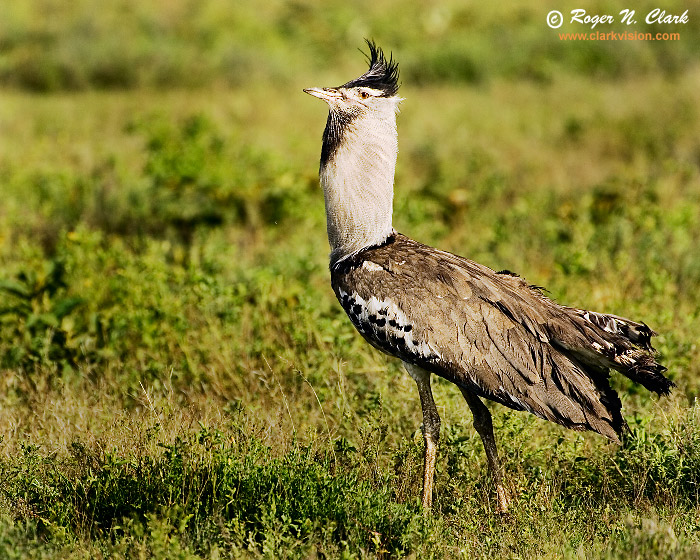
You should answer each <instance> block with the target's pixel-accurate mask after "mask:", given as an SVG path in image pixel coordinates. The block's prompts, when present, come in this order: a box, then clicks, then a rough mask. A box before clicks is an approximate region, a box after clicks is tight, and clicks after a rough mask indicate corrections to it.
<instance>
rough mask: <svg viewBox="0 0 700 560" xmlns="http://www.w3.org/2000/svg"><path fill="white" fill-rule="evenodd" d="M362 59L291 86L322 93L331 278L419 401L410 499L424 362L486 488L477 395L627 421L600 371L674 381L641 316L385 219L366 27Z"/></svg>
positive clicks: (389, 165) (384, 135)
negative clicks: (469, 439) (329, 80)
mask: <svg viewBox="0 0 700 560" xmlns="http://www.w3.org/2000/svg"><path fill="white" fill-rule="evenodd" d="M365 41H366V43H367V47H368V49H369V54H367V55H366V57H367V61H368V63H369V69H368V70H367V71H366V72H365V73H363V74H362V75H360V76H359V77H357V78H355V79H353V80H350V81H349V82H346V83H345V84H343V85H341V86H338V87H330V88H328V87H312V88H307V89H304V92H306V93H308V94H310V95H312V96H314V97H317V98H319V99H321V100H323V101H325V102H326V103H327V104H328V108H329V111H328V118H327V121H326V126H325V129H324V132H323V136H322V147H321V161H320V169H319V181H320V184H321V187H322V190H323V194H324V201H325V210H326V225H327V234H328V241H329V245H330V249H331V252H330V265H329V267H330V277H331V286H332V288H333V291H334V293H335V296H336V298H337V299H338V302H339V303H340V305H341V306H342V308H343V310H344V311H345V313H346V314H347V316H348V317H349V319H350V321H351V322H352V324H353V325H354V327H355V329H357V331H358V332H359V333H360V334H361V335H362V337H364V339H365V340H366V341H367V342H369V344H371V345H372V346H374V347H375V348H377V349H379V350H380V351H382V352H384V353H386V354H389V355H390V356H394V357H396V358H398V359H399V360H401V361H402V362H403V364H404V366H405V369H406V371H407V372H408V374H409V375H410V376H411V377H412V378H413V380H414V381H415V383H416V385H417V388H418V395H419V398H420V404H421V409H422V414H423V423H422V432H423V439H424V443H425V446H424V457H423V481H422V493H421V507H422V509H423V511H424V512H426V514H427V512H430V510H431V508H432V505H433V493H434V489H433V485H434V479H435V463H436V460H437V452H438V444H439V437H440V424H441V420H440V416H439V414H438V410H437V407H436V404H435V400H434V398H433V394H432V389H431V375H437V376H439V377H442V378H443V379H446V380H447V381H449V382H451V383H453V384H454V385H456V386H457V387H458V388H459V390H460V391H461V393H462V395H463V396H464V399H465V400H466V402H467V405H468V406H469V408H470V410H471V413H472V415H473V425H474V428H475V430H476V431H477V433H478V434H479V436H480V437H481V440H482V443H483V447H484V451H485V453H486V459H487V466H488V473H489V476H490V477H491V479H492V481H493V486H494V489H495V495H496V505H495V511H496V513H499V514H507V513H508V510H509V507H510V504H511V501H512V497H511V492H510V490H509V487H508V485H507V483H506V481H505V476H504V473H503V468H502V464H501V461H500V459H499V454H498V450H497V447H496V441H495V438H494V433H493V421H492V417H491V413H490V411H489V409H488V407H487V406H486V405H485V404H484V403H483V401H482V399H487V400H490V401H494V402H496V403H499V404H501V405H504V406H506V407H508V408H510V409H513V410H516V411H526V412H530V413H532V414H534V415H535V416H538V417H540V418H543V419H545V420H549V421H551V422H555V423H557V424H560V425H562V426H565V427H566V428H570V429H572V430H577V431H585V430H590V431H593V432H596V433H598V434H600V435H602V436H604V437H606V438H608V439H609V440H611V441H613V442H615V443H617V444H620V443H621V439H620V438H621V437H622V435H623V433H624V432H625V431H626V430H628V428H627V424H626V422H625V419H624V417H623V415H622V403H621V401H620V398H619V396H618V394H617V392H616V391H615V390H614V389H613V388H612V387H611V386H610V382H609V379H610V374H611V370H615V371H617V372H620V373H622V374H623V375H624V376H626V377H628V378H629V379H631V380H632V381H633V382H635V383H639V384H641V385H642V386H643V387H645V388H646V389H648V390H650V391H653V392H655V393H657V394H659V395H668V394H669V393H670V390H671V388H672V387H673V386H674V383H673V382H672V381H671V380H670V379H668V378H667V377H666V376H665V375H664V372H665V371H666V368H665V367H664V366H663V365H661V364H660V363H659V362H658V361H657V358H656V352H655V350H654V348H653V347H652V345H651V338H652V336H654V335H656V333H655V332H654V331H652V329H651V328H650V327H648V326H647V325H646V324H645V323H643V322H638V321H632V320H630V319H626V318H624V317H620V316H617V315H610V314H605V313H597V312H593V311H588V310H584V309H577V308H575V307H568V306H565V305H561V304H559V303H557V302H555V301H554V300H553V299H551V298H549V297H548V296H547V295H546V294H545V291H544V289H542V288H540V287H537V286H533V285H531V284H529V283H528V282H527V281H526V280H525V279H523V278H522V277H520V276H518V275H516V274H514V273H512V272H510V271H508V270H502V271H498V272H496V271H494V270H492V269H491V268H488V267H486V266H484V265H482V264H478V263H476V262H474V261H471V260H469V259H467V258H464V257H461V256H458V255H456V254H453V253H449V252H446V251H441V250H439V249H436V248H433V247H430V246H428V245H424V244H422V243H420V242H418V241H415V240H413V239H411V238H410V237H407V236H405V235H402V234H401V233H399V232H397V231H396V230H395V229H394V228H393V225H392V214H393V208H392V207H393V197H394V172H395V166H396V161H397V154H398V140H397V128H396V116H397V113H398V109H399V103H400V102H401V101H402V100H403V99H402V98H401V97H399V96H398V90H399V81H398V80H399V67H398V63H397V62H395V61H394V59H393V55H392V54H391V53H390V55H389V57H388V58H387V57H386V56H385V54H384V51H383V50H382V49H381V48H380V47H378V46H377V45H376V43H375V42H374V41H372V40H369V39H366V40H365Z"/></svg>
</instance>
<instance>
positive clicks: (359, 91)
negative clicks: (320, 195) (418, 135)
mask: <svg viewBox="0 0 700 560" xmlns="http://www.w3.org/2000/svg"><path fill="white" fill-rule="evenodd" d="M367 46H368V47H369V55H368V56H367V59H368V62H369V69H368V70H367V72H365V73H364V74H362V75H361V76H359V77H357V78H355V79H354V80H350V81H349V82H347V83H345V84H343V85H342V86H338V87H333V88H308V89H305V90H304V91H305V92H306V93H308V94H309V95H313V96H314V97H318V98H319V99H323V100H324V101H325V102H326V103H328V107H329V109H330V111H329V116H328V123H327V125H326V130H325V133H324V146H323V153H322V158H321V159H322V163H323V162H324V161H325V160H326V159H327V157H329V156H331V155H332V153H333V152H334V151H335V149H336V148H337V147H338V145H339V144H340V143H341V142H342V138H343V136H344V133H345V132H346V131H347V129H348V128H353V127H355V126H356V125H359V124H360V122H361V121H364V123H365V126H367V125H368V126H369V127H370V128H374V127H375V126H376V125H380V124H381V123H384V124H389V125H390V126H392V127H394V128H395V122H396V111H397V110H398V104H399V102H400V101H401V98H400V97H398V96H397V92H398V90H399V83H398V79H399V65H398V64H397V63H396V62H394V60H393V58H392V57H391V56H389V59H388V60H387V58H386V57H385V56H384V52H383V51H382V49H381V48H379V47H377V46H376V45H375V44H374V42H373V41H369V40H367ZM361 128H365V127H364V126H363V127H361Z"/></svg>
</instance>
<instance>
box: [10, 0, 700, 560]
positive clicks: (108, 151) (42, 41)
mask: <svg viewBox="0 0 700 560" xmlns="http://www.w3.org/2000/svg"><path fill="white" fill-rule="evenodd" d="M235 4H236V6H235V8H234V7H233V5H232V4H231V3H230V2H225V1H224V0H214V1H212V2H207V3H200V2H189V1H186V0H177V1H175V2H150V3H148V2H147V3H137V2H133V1H132V0H120V1H118V2H112V3H109V6H101V7H100V9H99V11H97V10H95V9H94V7H93V3H91V2H89V1H87V0H84V1H76V2H71V3H65V2H58V1H51V0H32V1H29V2H26V1H22V2H20V1H19V0H13V1H11V2H9V3H7V6H4V7H3V23H2V25H1V26H0V88H1V89H0V134H1V136H0V141H1V143H2V144H1V145H2V148H1V149H0V557H2V558H56V557H59V558H100V557H102V558H108V557H124V556H126V557H137V558H150V557H153V558H204V557H207V558H208V557H212V558H217V557H218V558H220V557H244V558H247V557H253V558H257V557H269V558H278V557H298V558H306V557H323V558H336V557H338V558H379V557H381V558H386V557H393V556H409V557H414V558H431V557H434V558H443V557H450V558H482V557H483V558H487V557H514V558H536V557H545V558H630V559H631V558H650V559H651V558H654V559H656V558H698V557H700V536H699V535H700V486H699V484H700V405H699V404H698V402H697V397H698V395H699V394H700V344H699V342H700V338H699V335H698V333H700V290H698V286H700V250H699V249H698V247H700V169H699V168H700V106H699V105H698V102H697V99H698V94H697V91H698V85H699V84H700V65H698V63H697V61H698V54H699V53H700V35H699V34H698V31H699V26H700V24H699V23H698V22H699V21H700V20H696V17H695V13H694V12H693V11H692V9H691V10H690V21H689V23H688V24H687V25H686V26H684V27H683V28H681V29H676V30H677V31H679V32H680V33H681V36H682V38H681V41H679V42H655V43H643V42H620V41H617V42H605V43H603V42H588V43H586V42H578V43H576V42H561V41H559V39H558V35H557V34H556V32H555V31H553V30H551V29H549V28H548V27H547V26H546V24H545V16H546V14H547V13H548V12H549V10H551V9H560V10H563V7H562V6H552V7H550V6H545V5H544V3H542V2H534V3H533V2H530V3H527V4H523V5H522V6H521V7H517V6H516V7H515V8H514V7H513V5H512V4H510V5H504V6H503V7H500V8H499V7H476V6H471V7H463V6H462V3H459V2H446V3H443V4H441V5H440V7H437V6H430V5H425V6H423V7H421V6H419V5H418V4H415V5H411V6H408V5H404V4H403V3H399V2H395V1H392V0H381V1H380V2H372V3H369V2H362V3H360V5H357V6H355V5H350V4H342V3H330V4H328V5H327V6H326V8H325V9H323V10H319V9H318V8H317V7H316V6H315V5H314V4H311V3H307V2H303V1H302V2H281V1H280V2H273V3H268V4H265V6H264V7H262V6H261V5H260V4H259V3H255V2H248V1H241V2H236V3H235ZM671 4H672V5H670V6H666V7H665V9H667V10H668V11H669V12H672V11H674V10H675V11H676V12H678V13H682V12H683V11H684V10H685V9H688V8H691V6H690V4H682V3H680V2H671ZM622 7H623V6H620V7H616V6H611V5H610V4H609V3H600V4H599V6H598V9H599V11H600V12H601V13H603V12H605V13H608V12H612V13H617V12H619V9H622ZM646 7H648V8H649V9H650V8H651V7H655V6H652V5H651V4H649V5H648V6H646ZM637 10H638V11H639V13H642V12H643V13H646V12H645V7H637ZM590 11H591V13H593V12H594V11H595V10H594V9H593V8H590ZM37 13H41V14H42V16H43V17H41V18H38V17H36V14H37ZM651 29H654V30H656V27H653V26H652V27H651ZM364 36H371V37H374V38H375V39H376V40H377V42H378V43H379V44H380V45H383V46H384V47H385V48H387V49H391V50H393V52H394V55H395V57H396V58H397V59H398V60H399V62H400V63H401V65H402V66H401V68H402V80H403V87H402V90H401V93H402V95H403V96H404V97H405V98H406V100H405V101H404V102H403V104H402V111H401V115H400V116H399V134H400V154H399V163H398V168H397V180H396V182H397V193H396V200H395V215H396V218H395V223H396V227H397V229H399V230H400V231H402V232H404V233H407V234H410V235H411V236H413V237H416V238H418V239H421V240H422V241H426V242H429V243H432V244H435V245H438V246H440V247H441V248H445V249H447V250H451V251H454V252H457V253H460V254H463V255H466V256H469V257H471V258H473V259H475V260H478V261H480V262H483V263H484V264H487V265H489V266H492V267H493V268H496V269H499V270H500V269H504V268H507V269H510V270H514V271H517V272H519V273H520V274H522V275H523V276H525V277H526V278H527V279H528V280H529V281H530V282H532V283H534V284H538V285H543V286H546V287H547V288H548V289H549V291H550V293H551V295H552V297H554V298H555V299H558V300H560V301H564V302H567V303H569V304H572V305H578V306H586V307H588V308H591V309H595V310H599V311H608V312H612V313H617V314H621V315H627V316H630V317H632V318H638V319H643V320H644V321H645V322H647V323H648V324H649V325H650V326H652V327H653V328H654V329H655V330H657V331H658V332H659V337H658V338H657V339H656V346H657V349H658V350H659V352H660V355H661V358H662V361H663V362H664V363H665V364H666V365H667V366H668V368H669V369H668V374H669V376H670V377H671V378H672V379H673V380H674V381H675V382H676V383H677V384H678V388H677V389H676V391H675V392H674V394H673V395H672V397H671V398H669V399H664V400H658V399H656V398H654V397H652V396H650V395H649V394H648V393H646V392H645V391H644V390H641V389H640V388H639V387H637V386H634V385H632V384H631V383H629V382H627V381H626V380H624V379H620V378H617V377H616V378H615V379H614V383H615V386H616V388H617V389H618V390H619V391H620V393H621V395H622V398H623V402H624V406H625V413H626V416H627V420H628V422H629V423H630V426H631V433H630V434H629V436H628V437H627V438H626V439H625V441H624V443H623V445H622V446H620V447H617V446H614V445H611V444H608V443H606V442H605V441H604V440H603V439H602V438H600V437H598V436H595V435H593V434H580V433H574V432H570V431H565V430H564V429H562V428H560V427H558V426H555V425H552V424H548V423H545V422H543V421H540V420H538V419H536V418H534V417H532V416H530V415H525V414H520V413H512V412H510V411H508V410H506V409H504V408H502V407H498V406H496V405H494V406H492V407H491V410H492V413H493V414H494V421H495V424H496V436H497V440H498V443H499V447H500V449H501V453H502V455H503V457H504V461H505V465H506V471H507V476H508V479H509V481H510V485H511V487H512V490H513V493H514V496H515V501H514V507H513V512H512V514H511V515H510V516H509V517H508V518H505V519H501V518H499V517H497V516H495V515H494V514H493V513H492V511H493V497H494V496H493V494H492V487H491V486H490V483H489V481H488V478H487V476H486V463H485V457H484V454H483V449H482V447H481V442H480V440H479V437H478V436H477V435H476V433H475V432H474V430H473V428H472V426H471V416H470V414H469V411H468V408H467V407H466V406H465V404H464V402H463V400H462V398H461V395H460V394H459V392H458V391H456V390H455V388H454V387H452V386H450V385H449V384H447V383H444V382H441V381H439V380H438V382H436V387H435V393H436V399H437V401H438V406H439V407H440V413H441V415H442V417H443V432H442V442H441V455H440V458H439V463H438V474H437V481H436V484H437V488H436V500H435V511H434V515H433V516H431V517H428V518H424V517H423V516H422V515H421V512H420V509H419V502H418V496H419V489H420V472H421V468H422V464H421V461H422V459H421V457H422V438H421V437H420V431H419V424H420V418H421V415H420V405H419V402H418V398H417V394H416V391H415V386H414V384H413V382H412V381H411V380H410V378H408V376H407V375H406V374H405V372H404V371H403V370H402V369H401V367H400V365H399V364H398V363H397V362H396V361H393V360H389V359H388V358H386V357H385V356H382V355H380V354H379V353H378V352H376V351H374V350H373V349H371V348H370V347H369V346H368V345H367V344H366V343H364V342H363V341H362V340H361V339H360V337H359V336H358V335H357V334H356V333H355V332H354V330H353V328H352V326H351V325H350V323H349V321H347V319H346V318H345V316H344V315H343V312H342V310H341V309H340V307H339V305H338V304H337V302H335V300H334V297H333V294H332V292H331V290H330V288H329V286H328V273H327V253H328V248H327V242H326V239H325V215H324V210H323V200H322V195H321V192H320V189H319V187H318V182H317V176H316V171H317V162H318V156H319V151H320V135H321V130H322V127H323V125H324V123H325V109H324V107H323V106H322V105H321V104H320V103H319V102H318V100H313V99H311V98H309V97H306V96H304V95H303V94H302V93H301V89H302V88H303V87H308V86H315V85H320V86H323V85H334V84H338V83H342V82H344V81H346V80H347V79H349V78H351V77H353V76H355V75H357V74H358V73H359V72H360V71H362V70H363V68H364V66H363V63H362V60H361V56H360V55H359V53H358V52H357V51H356V47H359V46H361V45H362V38H363V37H364Z"/></svg>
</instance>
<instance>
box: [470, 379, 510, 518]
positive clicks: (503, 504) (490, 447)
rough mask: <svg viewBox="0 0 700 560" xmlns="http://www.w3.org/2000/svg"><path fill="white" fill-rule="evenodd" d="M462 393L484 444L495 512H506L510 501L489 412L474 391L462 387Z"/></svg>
mask: <svg viewBox="0 0 700 560" xmlns="http://www.w3.org/2000/svg"><path fill="white" fill-rule="evenodd" d="M460 390H461V391H462V395H464V398H465V399H466V401H467V404H468V405H469V408H470V409H471V411H472V415H473V416H474V428H475V429H476V431H477V432H478V433H479V435H480V436H481V441H482V442H483V444H484V451H486V460H487V462H488V465H489V472H490V473H491V478H493V483H494V485H495V486H496V499H497V501H498V503H497V506H496V513H501V514H504V513H508V504H509V503H510V497H509V495H508V490H506V487H505V485H504V484H503V476H502V472H501V471H502V468H501V462H500V461H499V459H498V450H497V449H496V439H495V438H494V437H493V422H492V421H491V413H490V412H489V409H488V408H486V405H485V404H484V403H482V402H481V399H479V397H478V396H476V395H475V394H474V393H470V392H469V391H467V390H466V389H462V388H461V387H460Z"/></svg>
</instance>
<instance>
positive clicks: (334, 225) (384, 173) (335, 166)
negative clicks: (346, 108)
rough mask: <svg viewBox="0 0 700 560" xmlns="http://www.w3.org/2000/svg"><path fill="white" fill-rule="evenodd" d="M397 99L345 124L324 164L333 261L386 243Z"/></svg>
mask: <svg viewBox="0 0 700 560" xmlns="http://www.w3.org/2000/svg"><path fill="white" fill-rule="evenodd" d="M395 99H396V102H395V103H387V104H386V105H387V106H386V108H385V110H384V111H381V112H379V111H371V112H369V113H367V114H363V115H362V116H359V117H357V118H355V119H354V120H352V121H351V122H349V123H348V124H346V125H345V127H344V129H343V136H342V141H341V142H340V144H339V146H338V148H337V149H336V151H335V152H334V154H333V155H332V156H331V157H330V158H329V160H328V162H326V164H325V165H323V166H322V167H321V172H320V179H321V186H322V187H323V194H324V197H325V201H326V220H327V229H328V242H329V243H330V246H331V262H335V261H337V260H338V259H341V258H343V257H344V256H347V255H350V254H353V253H356V252H357V251H360V250H361V249H363V248H365V247H370V246H372V245H377V244H379V243H382V242H383V241H385V240H386V239H387V237H389V236H390V235H391V234H392V232H393V228H392V225H391V214H392V204H393V198H394V170H395V167H396V155H397V152H398V141H397V134H396V111H397V104H398V101H399V98H395ZM392 101H393V99H392Z"/></svg>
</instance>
